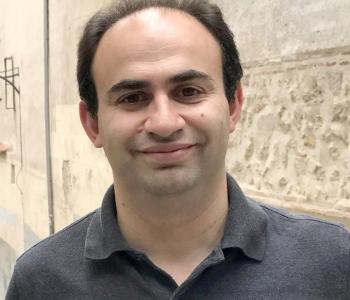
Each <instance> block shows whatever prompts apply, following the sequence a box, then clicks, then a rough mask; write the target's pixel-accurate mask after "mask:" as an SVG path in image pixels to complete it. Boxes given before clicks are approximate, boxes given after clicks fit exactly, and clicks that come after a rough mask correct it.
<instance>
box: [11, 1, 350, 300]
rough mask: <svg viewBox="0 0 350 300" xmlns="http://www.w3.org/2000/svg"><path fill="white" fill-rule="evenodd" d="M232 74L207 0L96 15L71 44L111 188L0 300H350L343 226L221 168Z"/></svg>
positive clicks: (43, 249) (349, 244)
mask: <svg viewBox="0 0 350 300" xmlns="http://www.w3.org/2000/svg"><path fill="white" fill-rule="evenodd" d="M241 77H242V70H241V66H240V63H239V58H238V53H237V50H236V47H235V44H234V41H233V37H232V34H231V33H230V31H229V29H228V27H227V25H226V24H225V23H224V21H223V20H222V15H221V12H220V10H219V9H218V8H217V7H216V6H215V5H211V4H209V3H208V2H207V1H203V0H192V1H190V0H187V1H161V0H153V1H152V0H151V1H121V3H120V4H113V5H112V6H111V7H109V8H107V9H105V10H103V11H101V12H99V13H97V14H96V15H95V16H94V17H93V18H92V19H91V20H90V21H89V23H88V24H87V26H86V28H85V31H84V34H83V37H82V39H81V41H80V44H79V53H78V83H79V89H80V95H81V97H82V102H81V103H80V118H81V121H82V125H83V127H84V129H85V131H86V133H87V135H88V136H89V138H90V139H91V141H92V142H93V144H94V145H95V146H96V147H98V148H99V147H102V148H103V149H104V151H105V153H106V156H107V158H108V160H109V163H110V165H111V168H112V170H113V176H114V184H113V186H112V187H111V188H110V189H109V190H108V191H107V193H106V195H105V197H104V200H103V204H102V207H101V208H100V209H98V210H96V211H95V212H93V213H91V214H89V215H88V216H86V217H85V218H83V219H81V220H79V221H77V222H75V223H74V224H72V225H70V226H69V227H67V228H66V229H64V230H62V231H60V232H58V233H57V234H55V235H54V236H52V237H50V238H48V239H46V240H45V241H42V242H41V243H39V244H37V245H36V246H34V247H33V248H32V249H30V250H29V251H27V252H26V253H25V254H24V255H23V256H22V257H21V258H19V259H18V262H17V264H16V267H15V271H14V275H13V278H12V281H11V285H10V287H9V290H8V295H7V299H350V290H349V274H350V261H349V249H350V241H349V234H348V232H346V231H345V230H344V229H343V228H341V227H339V226H337V225H334V224H330V223H327V222H324V221H319V220H315V219H312V218H310V217H302V216H294V215H290V214H288V213H286V212H282V211H279V210H277V209H273V208H270V207H266V206H264V205H261V204H258V203H256V202H255V201H253V200H250V199H248V198H246V197H245V196H244V195H243V193H242V192H241V190H240V189H239V187H238V185H237V184H236V183H235V181H234V180H233V179H232V178H231V177H230V176H229V175H227V174H226V172H225V154H226V150H227V143H228V138H229V135H230V134H231V133H232V132H233V131H234V130H235V126H236V124H237V122H238V120H239V117H240V112H241V108H242V104H243V94H242V87H241V84H240V79H241Z"/></svg>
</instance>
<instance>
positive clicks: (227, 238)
mask: <svg viewBox="0 0 350 300" xmlns="http://www.w3.org/2000/svg"><path fill="white" fill-rule="evenodd" d="M227 192H228V200H229V211H228V215H227V222H226V225H225V229H224V236H223V238H222V240H221V248H222V249H228V248H239V249H241V250H242V251H243V253H244V254H245V255H246V256H248V257H250V258H252V259H255V260H258V261H262V260H263V257H264V254H265V247H266V228H267V214H266V213H265V211H264V210H263V209H262V207H261V206H260V205H259V204H258V203H256V202H255V201H253V200H250V199H248V198H246V196H245V195H244V194H243V192H242V191H241V189H240V188H239V186H238V184H237V183H236V181H235V180H234V179H233V178H232V177H231V176H230V175H227Z"/></svg>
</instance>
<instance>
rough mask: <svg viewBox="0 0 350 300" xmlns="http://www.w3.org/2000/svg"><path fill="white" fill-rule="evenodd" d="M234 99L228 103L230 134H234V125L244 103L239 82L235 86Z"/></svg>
mask: <svg viewBox="0 0 350 300" xmlns="http://www.w3.org/2000/svg"><path fill="white" fill-rule="evenodd" d="M234 97H235V98H234V99H232V100H231V101H230V102H229V108H230V127H229V129H230V133H232V132H234V131H235V129H236V125H237V123H238V121H239V119H240V117H241V111H242V106H243V102H244V97H243V89H242V84H241V82H240V81H239V82H238V83H237V86H236V91H235V96H234Z"/></svg>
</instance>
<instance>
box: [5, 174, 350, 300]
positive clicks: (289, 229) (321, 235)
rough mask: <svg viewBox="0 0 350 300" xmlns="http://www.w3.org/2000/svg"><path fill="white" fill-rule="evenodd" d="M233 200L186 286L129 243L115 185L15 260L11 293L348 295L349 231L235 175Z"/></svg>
mask: <svg viewBox="0 0 350 300" xmlns="http://www.w3.org/2000/svg"><path fill="white" fill-rule="evenodd" d="M228 197H229V202H230V205H229V213H228V218H227V222H226V225H225V230H224V236H223V238H222V240H221V243H220V244H219V245H218V246H217V248H216V249H215V250H214V251H213V252H212V253H211V254H210V255H209V256H208V257H207V258H206V259H205V260H204V261H203V262H202V263H201V264H200V265H199V266H198V267H197V268H196V269H195V270H194V271H193V273H192V274H191V275H190V276H189V278H188V279H187V280H186V281H185V282H184V283H183V284H181V285H180V286H178V285H177V284H176V282H175V281H174V280H173V278H171V276H170V275H168V274H167V273H166V272H164V271H163V270H161V269H159V268H158V267H157V266H155V265H154V264H153V263H152V262H151V261H150V260H149V259H148V258H147V257H146V256H145V255H144V254H143V253H141V252H137V251H134V250H133V249H131V248H130V247H129V246H128V244H127V242H126V241H125V239H124V238H123V235H122V233H121V231H120V229H119V227H118V221H117V219H116V207H115V199H114V189H113V186H112V187H110V188H109V189H108V191H107V192H106V194H105V197H104V200H103V203H102V206H101V208H99V209H97V210H96V211H94V212H92V213H90V214H89V215H87V216H85V217H84V218H82V219H80V220H78V221H76V222H74V223H73V224H71V225H70V226H68V227H67V228H65V229H63V230H61V231H60V232H58V233H56V234H55V235H53V236H51V237H49V238H47V239H45V240H43V241H41V242H40V243H38V244H37V245H35V246H34V247H32V248H31V249H29V250H28V251H26V252H25V253H24V254H23V255H22V256H21V257H20V258H19V259H18V260H17V263H16V265H15V270H14V273H13V276H12V279H11V282H10V286H9V289H8V291H7V295H6V300H14V299H31V300H36V299H45V300H46V299H52V300H54V299H67V300H68V299H74V300H77V299H129V300H132V299H143V300H147V299H286V300H287V299H298V300H300V299H317V300H320V299H344V300H345V299H350V286H349V279H350V235H349V232H348V231H346V230H345V229H344V228H343V227H341V226H339V225H336V224H332V223H329V222H326V221H321V220H318V219H315V218H312V217H309V216H302V215H294V214H290V213H288V212H286V211H283V210H280V209H276V208H272V207H269V206H266V205H264V204H261V203H258V202H256V201H254V200H252V199H249V198H248V197H246V196H245V195H244V194H243V193H242V191H241V190H240V188H239V186H238V185H237V183H236V182H235V181H234V180H233V178H232V177H230V176H228ZM117 201H118V200H117Z"/></svg>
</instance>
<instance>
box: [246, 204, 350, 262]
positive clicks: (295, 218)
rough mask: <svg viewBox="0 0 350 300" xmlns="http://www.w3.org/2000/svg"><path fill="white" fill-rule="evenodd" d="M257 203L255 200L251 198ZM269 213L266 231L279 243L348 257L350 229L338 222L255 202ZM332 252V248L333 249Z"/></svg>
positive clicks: (349, 252)
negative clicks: (337, 253) (336, 252)
mask: <svg viewBox="0 0 350 300" xmlns="http://www.w3.org/2000/svg"><path fill="white" fill-rule="evenodd" d="M250 201H254V202H255V203H257V202H256V201H255V200H251V199H250ZM258 205H259V206H260V207H261V208H262V209H263V210H264V211H265V213H266V215H267V217H268V226H267V230H268V235H269V236H270V238H271V239H278V241H279V243H282V244H285V245H291V244H292V245H293V246H296V247H298V248H299V249H304V250H305V249H307V248H309V249H312V250H313V251H315V253H317V252H324V253H327V252H328V253H329V251H338V252H339V253H342V254H344V255H346V256H347V257H349V255H350V233H349V231H348V230H347V229H345V228H344V226H343V225H341V224H336V223H332V222H329V221H325V220H321V219H318V218H315V217H312V216H308V215H303V214H296V213H291V212H289V211H287V210H285V209H280V208H275V207H272V206H270V205H266V204H262V203H258ZM333 253H335V252H333Z"/></svg>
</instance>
